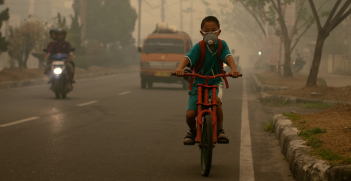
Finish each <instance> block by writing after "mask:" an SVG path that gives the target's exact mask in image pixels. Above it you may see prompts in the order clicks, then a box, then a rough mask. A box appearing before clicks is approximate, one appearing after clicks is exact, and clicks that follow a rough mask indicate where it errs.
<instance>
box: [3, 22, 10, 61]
mask: <svg viewBox="0 0 351 181" xmlns="http://www.w3.org/2000/svg"><path fill="white" fill-rule="evenodd" d="M5 40H6V41H8V40H9V20H7V21H5ZM8 58H9V54H8V50H7V51H6V52H5V57H4V64H3V68H8V66H7V62H8Z"/></svg>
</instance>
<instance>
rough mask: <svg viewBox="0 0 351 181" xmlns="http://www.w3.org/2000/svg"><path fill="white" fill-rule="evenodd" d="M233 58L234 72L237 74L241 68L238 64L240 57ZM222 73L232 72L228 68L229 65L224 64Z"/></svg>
mask: <svg viewBox="0 0 351 181" xmlns="http://www.w3.org/2000/svg"><path fill="white" fill-rule="evenodd" d="M233 58H234V62H235V66H236V70H237V71H238V72H241V66H240V64H239V60H240V56H233ZM224 71H225V72H226V73H229V72H231V71H232V69H231V68H230V67H229V65H226V64H224Z"/></svg>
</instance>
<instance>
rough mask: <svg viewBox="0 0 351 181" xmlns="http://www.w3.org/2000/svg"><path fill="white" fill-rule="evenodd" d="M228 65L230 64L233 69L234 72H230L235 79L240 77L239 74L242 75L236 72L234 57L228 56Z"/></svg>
mask: <svg viewBox="0 0 351 181" xmlns="http://www.w3.org/2000/svg"><path fill="white" fill-rule="evenodd" d="M227 64H228V65H229V67H230V68H231V69H232V71H231V72H229V74H230V75H232V77H234V78H237V77H239V74H240V73H239V72H238V71H237V70H236V66H235V62H234V58H233V57H232V56H228V57H227Z"/></svg>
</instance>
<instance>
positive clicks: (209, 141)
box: [201, 114, 213, 177]
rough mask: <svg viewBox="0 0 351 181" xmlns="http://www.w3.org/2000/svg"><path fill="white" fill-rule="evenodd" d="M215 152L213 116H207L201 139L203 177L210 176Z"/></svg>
mask: <svg viewBox="0 0 351 181" xmlns="http://www.w3.org/2000/svg"><path fill="white" fill-rule="evenodd" d="M212 151H213V127H212V115H210V114H209V115H206V116H205V118H204V124H203V125H202V137H201V167H202V175H203V176H205V177H207V176H208V175H209V174H210V170H211V164H212Z"/></svg>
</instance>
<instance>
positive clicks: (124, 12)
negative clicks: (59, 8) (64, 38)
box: [69, 0, 137, 66]
mask: <svg viewBox="0 0 351 181" xmlns="http://www.w3.org/2000/svg"><path fill="white" fill-rule="evenodd" d="M79 2H80V1H79V0H75V1H74V4H73V8H74V11H75V16H74V17H72V26H71V31H70V34H72V35H69V36H72V37H75V38H76V39H75V40H73V39H72V41H74V42H75V43H73V44H75V45H74V46H77V44H80V42H79V40H78V37H80V34H78V31H77V30H78V29H80V27H79V25H78V23H76V24H75V25H74V24H73V23H74V22H78V21H73V20H74V19H75V18H77V20H78V16H77V15H79V13H80V3H79ZM136 18H137V15H136V11H135V9H133V8H132V7H131V5H130V1H128V0H95V1H87V15H86V27H87V28H86V40H87V42H88V43H87V45H86V52H87V53H86V55H85V56H86V59H87V61H88V62H89V64H91V65H104V66H109V65H121V64H125V63H128V62H130V60H136V59H137V58H136V56H137V54H136V53H135V51H136V47H135V46H134V43H135V40H134V38H133V37H132V32H133V31H134V26H135V22H136ZM78 27H79V28H78ZM72 37H69V38H72Z"/></svg>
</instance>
